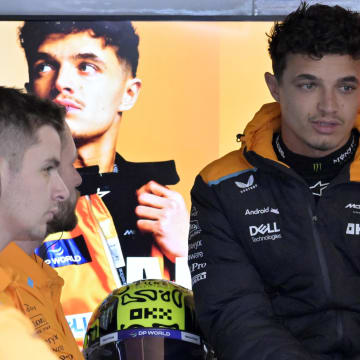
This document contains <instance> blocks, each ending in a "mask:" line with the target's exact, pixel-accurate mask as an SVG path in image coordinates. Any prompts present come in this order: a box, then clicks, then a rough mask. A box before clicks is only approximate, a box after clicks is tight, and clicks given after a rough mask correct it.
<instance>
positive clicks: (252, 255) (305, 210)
mask: <svg viewBox="0 0 360 360" xmlns="http://www.w3.org/2000/svg"><path fill="white" fill-rule="evenodd" d="M269 52H270V55H271V59H272V62H273V70H274V74H275V75H272V74H270V73H266V74H265V80H266V83H267V85H268V87H269V90H270V92H271V94H272V96H273V97H274V99H275V100H276V101H277V103H275V104H267V105H264V106H263V107H262V108H261V109H260V111H259V112H258V113H257V114H256V115H255V117H254V119H253V120H252V121H251V122H250V123H249V124H248V125H247V127H246V129H245V132H244V135H242V136H241V141H242V143H243V144H242V147H241V149H240V150H238V151H234V152H232V153H230V154H228V155H226V156H225V157H223V158H222V159H219V160H217V161H215V162H213V163H212V164H210V165H208V166H207V167H206V168H205V169H204V170H203V171H202V172H201V173H200V175H199V176H198V177H197V179H196V181H195V185H194V188H193V190H192V211H191V223H192V224H193V225H194V226H192V227H191V228H192V229H195V230H194V231H191V232H190V235H189V266H190V270H191V273H192V282H193V291H194V295H195V301H196V308H197V314H198V317H199V321H200V324H201V327H202V329H203V331H204V332H205V334H206V336H207V337H208V340H209V341H210V343H211V344H212V345H213V346H214V347H215V350H216V351H217V354H218V357H219V359H231V360H234V359H247V360H251V359H264V360H265V359H267V360H270V359H274V360H275V359H276V360H278V359H358V358H360V342H359V338H360V302H359V299H360V275H359V274H360V265H359V249H360V248H359V236H360V230H359V229H360V220H359V216H360V215H359V214H360V212H359V210H358V209H359V208H360V186H359V182H360V159H359V156H360V155H359V146H358V143H359V129H360V122H359V121H360V120H359V118H358V116H357V114H358V111H359V105H360V87H359V82H360V17H359V15H358V14H357V13H354V12H351V11H349V10H345V9H343V8H341V7H339V6H334V7H329V6H325V5H313V6H310V7H309V6H308V5H307V4H305V3H302V4H301V6H300V7H299V8H298V9H297V10H296V11H295V12H293V13H291V14H290V15H288V16H287V17H286V18H285V20H284V21H283V22H282V23H276V24H275V26H274V28H273V30H272V32H271V34H270V36H269ZM195 225H196V226H195Z"/></svg>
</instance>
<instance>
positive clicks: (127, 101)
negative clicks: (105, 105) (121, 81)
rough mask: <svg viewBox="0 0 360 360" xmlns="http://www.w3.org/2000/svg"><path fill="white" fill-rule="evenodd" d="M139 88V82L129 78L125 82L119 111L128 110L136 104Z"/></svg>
mask: <svg viewBox="0 0 360 360" xmlns="http://www.w3.org/2000/svg"><path fill="white" fill-rule="evenodd" d="M140 88H141V80H140V79H137V78H131V79H128V80H127V81H126V84H125V91H124V94H123V98H122V102H121V104H120V106H119V109H118V110H119V111H125V110H130V109H131V108H132V107H133V106H134V105H135V103H136V100H137V98H138V96H139V92H140Z"/></svg>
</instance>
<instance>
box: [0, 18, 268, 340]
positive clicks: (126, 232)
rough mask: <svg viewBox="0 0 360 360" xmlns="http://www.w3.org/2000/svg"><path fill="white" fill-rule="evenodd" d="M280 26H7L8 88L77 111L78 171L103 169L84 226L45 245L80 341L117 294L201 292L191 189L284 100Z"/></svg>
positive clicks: (90, 178) (92, 179)
mask: <svg viewBox="0 0 360 360" xmlns="http://www.w3.org/2000/svg"><path fill="white" fill-rule="evenodd" d="M270 27H271V23H265V22H256V23H249V22H215V21H214V22H207V21H201V22H193V21H186V22H185V21H171V22H168V21H148V22H137V21H134V22H131V23H130V22H119V21H117V22H111V21H110V22H106V23H105V22H96V21H94V22H93V24H91V23H90V25H89V23H87V24H86V23H84V22H50V23H45V22H41V21H40V22H28V23H27V24H26V25H25V26H24V23H23V22H20V21H19V22H17V21H8V22H7V21H2V22H0V29H1V32H0V34H1V36H0V42H1V44H2V49H6V55H5V56H3V57H2V58H1V59H0V63H1V66H0V79H1V80H0V85H3V86H15V87H17V88H26V90H27V91H31V92H33V93H35V94H37V95H38V96H41V97H44V98H50V99H51V100H54V101H55V102H57V103H58V104H59V105H62V106H65V108H66V110H67V115H66V121H67V123H68V125H69V127H70V129H71V132H72V135H73V138H74V140H75V144H76V146H77V151H78V154H79V157H78V160H77V161H76V166H77V167H82V168H84V167H87V166H92V165H97V166H98V169H96V171H95V173H91V174H87V175H86V176H85V175H84V177H83V183H84V184H85V185H86V187H88V188H91V189H92V191H90V192H89V193H87V194H86V196H82V197H81V198H80V200H79V203H78V206H77V216H78V219H79V222H78V226H77V227H76V228H75V229H74V230H73V231H70V232H68V233H64V234H63V235H62V237H61V240H60V241H58V239H59V236H58V235H55V236H54V237H50V238H48V239H47V240H46V241H48V242H51V243H49V246H48V249H49V250H48V252H47V254H46V256H45V258H46V262H47V263H48V264H49V265H51V266H53V267H55V268H56V270H57V271H58V272H59V274H60V275H61V276H62V277H63V278H64V280H65V287H64V292H63V295H62V304H63V307H64V311H65V313H66V314H67V316H68V320H69V323H70V326H71V328H72V330H73V332H74V334H75V336H76V337H77V338H79V339H80V340H79V342H81V338H82V336H83V333H84V329H85V328H86V323H87V321H88V318H89V316H90V314H91V312H92V311H93V310H94V308H95V307H96V305H97V304H98V303H99V302H101V301H102V299H103V298H104V297H105V296H106V295H107V294H108V293H109V292H110V291H112V290H113V289H114V288H116V287H119V286H121V285H123V284H125V283H129V282H131V281H134V280H137V279H141V278H159V277H161V278H166V279H170V280H174V281H176V282H177V283H179V284H181V285H184V286H186V287H189V288H190V287H191V283H190V276H189V272H188V269H187V261H186V260H187V259H186V256H187V255H186V254H187V234H188V232H189V228H188V213H189V210H190V189H191V187H192V184H193V182H194V179H195V176H196V175H197V174H198V172H199V171H200V170H201V169H202V168H203V167H204V166H205V165H207V164H208V163H209V162H211V161H213V160H215V159H217V158H219V157H220V156H222V155H225V154H226V153H227V152H229V151H232V150H235V149H237V148H238V147H239V146H240V145H239V144H238V143H237V142H236V134H238V133H241V132H242V131H243V129H244V127H245V125H246V124H247V122H249V121H250V120H251V118H252V116H253V115H254V113H255V112H256V111H257V110H258V109H259V108H260V106H261V105H262V104H263V103H266V102H270V101H272V98H271V96H270V94H269V93H268V90H267V88H266V86H265V82H264V73H265V72H266V71H270V72H271V63H270V59H269V56H268V54H267V39H266V35H265V33H266V32H268V31H269V30H270ZM21 28H22V29H23V30H22V32H21V34H22V35H21V37H22V44H21V42H20V40H19V31H20V30H19V29H21ZM137 40H138V41H139V45H138V46H137ZM24 49H25V50H26V56H25V52H24ZM168 160H173V162H168ZM139 163H140V164H139ZM175 167H176V169H175ZM98 171H99V172H100V173H102V174H103V175H101V176H99V175H98ZM177 175H178V176H179V178H180V181H178V179H177ZM151 180H155V181H156V184H155V185H154V183H149V181H151ZM138 189H141V190H140V191H138V192H137V191H136V190H138ZM139 205H140V207H139ZM139 220H140V222H139ZM190 227H191V228H190V231H201V229H198V228H197V226H196V224H190ZM69 249H71V250H69ZM198 265H199V266H204V264H202V262H201V256H200V254H199V261H198ZM70 280H71V281H70ZM85 280H86V281H85ZM79 289H81V290H79Z"/></svg>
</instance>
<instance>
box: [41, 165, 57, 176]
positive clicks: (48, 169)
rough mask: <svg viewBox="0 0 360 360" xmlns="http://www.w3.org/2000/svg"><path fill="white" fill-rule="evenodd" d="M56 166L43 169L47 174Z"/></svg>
mask: <svg viewBox="0 0 360 360" xmlns="http://www.w3.org/2000/svg"><path fill="white" fill-rule="evenodd" d="M54 169H55V167H54V166H47V167H46V168H45V169H43V171H44V172H45V173H47V174H49V173H50V172H51V171H52V170H54Z"/></svg>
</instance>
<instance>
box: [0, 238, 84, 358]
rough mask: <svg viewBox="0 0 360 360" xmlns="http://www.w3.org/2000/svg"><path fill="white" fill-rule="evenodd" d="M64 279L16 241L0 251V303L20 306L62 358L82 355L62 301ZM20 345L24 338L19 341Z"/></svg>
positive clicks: (38, 332)
mask: <svg viewBox="0 0 360 360" xmlns="http://www.w3.org/2000/svg"><path fill="white" fill-rule="evenodd" d="M63 284H64V280H63V279H62V278H61V277H60V276H58V275H57V273H56V272H55V270H53V269H52V268H51V267H50V266H48V265H47V264H45V263H44V262H43V260H42V259H41V258H39V257H37V256H36V255H34V256H33V257H30V256H29V255H27V254H26V253H25V252H24V251H23V250H21V249H20V248H19V247H18V246H17V245H16V244H15V243H10V244H9V245H7V247H6V248H5V249H3V250H2V251H1V252H0V304H5V305H8V306H12V307H15V308H17V309H19V310H20V311H21V312H22V313H23V314H25V315H26V317H27V318H29V319H30V321H31V322H32V324H33V326H34V329H35V333H36V334H37V335H38V336H39V337H40V338H42V339H43V340H44V341H45V342H46V343H47V344H48V345H49V346H50V348H51V349H52V351H53V352H54V354H55V355H56V357H57V358H58V359H60V360H80V359H83V356H82V355H81V353H80V351H79V349H78V347H77V345H76V342H75V339H74V337H73V335H72V333H71V330H70V328H69V325H68V323H67V321H66V319H65V316H64V312H63V310H62V307H61V304H60V295H61V289H62V286H63ZM18 344H19V346H21V340H20V339H19V342H18Z"/></svg>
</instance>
